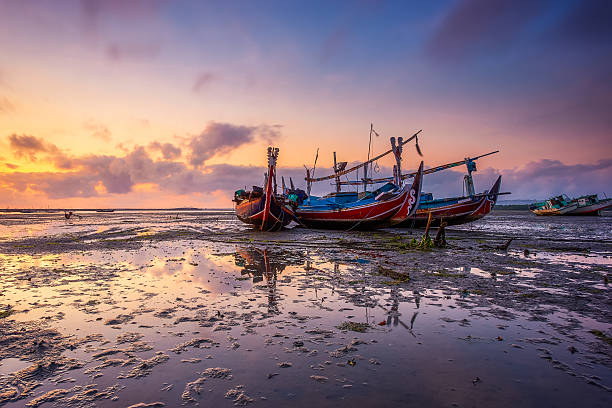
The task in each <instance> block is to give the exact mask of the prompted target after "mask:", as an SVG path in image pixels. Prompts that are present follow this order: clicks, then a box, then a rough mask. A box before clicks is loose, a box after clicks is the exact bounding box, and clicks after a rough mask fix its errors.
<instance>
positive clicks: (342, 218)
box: [295, 128, 423, 230]
mask: <svg viewBox="0 0 612 408" xmlns="http://www.w3.org/2000/svg"><path fill="white" fill-rule="evenodd" d="M370 130H371V132H372V131H373V129H372V128H371V129H370ZM419 132H420V131H419ZM417 135H418V132H417V133H416V134H415V135H413V136H412V137H411V138H409V139H407V140H406V141H404V140H403V139H402V138H401V137H400V138H398V139H397V144H396V140H395V138H394V137H392V138H391V139H390V140H391V150H389V151H387V152H385V153H382V154H380V155H378V156H376V157H374V158H373V159H369V158H368V161H366V162H364V163H361V164H359V165H357V166H354V167H352V168H350V169H348V170H344V167H345V166H346V163H343V164H342V166H338V164H337V163H336V161H335V154H334V174H333V175H331V176H326V177H319V178H313V177H310V170H309V169H307V173H306V181H307V183H308V184H307V186H308V187H307V189H308V193H307V194H306V196H307V198H306V199H305V200H303V201H301V202H299V203H297V208H296V209H295V215H296V218H297V219H298V221H299V222H300V223H302V224H303V225H305V226H307V227H313V228H329V229H346V230H352V229H375V228H383V227H389V226H393V225H395V224H399V223H401V222H403V221H404V220H406V219H407V218H408V217H409V216H411V215H413V214H414V212H415V211H416V206H417V204H418V202H419V199H420V196H421V188H422V184H423V183H422V179H423V162H422V161H421V164H420V166H419V170H418V171H417V175H416V177H414V180H413V183H412V184H411V185H410V186H408V185H403V181H402V178H401V155H402V150H403V145H404V144H406V143H408V142H409V141H410V140H413V139H416V138H417ZM390 153H394V155H395V159H396V165H395V166H394V175H395V179H394V180H393V181H394V182H388V183H386V184H384V185H383V186H382V187H380V188H378V189H375V190H374V191H363V192H361V193H359V192H342V191H340V181H339V179H340V176H341V175H344V174H348V173H350V172H352V171H357V170H358V169H361V168H363V169H364V173H366V169H367V166H368V165H370V164H371V163H372V162H373V161H375V160H378V159H380V158H381V157H383V156H385V155H387V154H390ZM315 162H316V160H315ZM313 172H314V170H313ZM331 179H335V180H336V192H334V193H330V194H327V195H325V196H323V197H316V196H311V195H310V189H311V185H312V183H313V182H317V181H324V180H331ZM364 190H365V188H364Z"/></svg>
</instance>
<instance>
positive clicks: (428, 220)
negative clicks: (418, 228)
mask: <svg viewBox="0 0 612 408" xmlns="http://www.w3.org/2000/svg"><path fill="white" fill-rule="evenodd" d="M430 225H431V211H430V212H429V215H428V216H427V227H425V235H424V236H425V237H426V236H428V235H429V226H430Z"/></svg>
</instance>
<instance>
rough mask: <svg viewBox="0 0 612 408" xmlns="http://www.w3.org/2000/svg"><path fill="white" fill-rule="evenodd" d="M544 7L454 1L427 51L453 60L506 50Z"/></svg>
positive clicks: (504, 0)
mask: <svg viewBox="0 0 612 408" xmlns="http://www.w3.org/2000/svg"><path fill="white" fill-rule="evenodd" d="M545 4H546V1H545V0H498V1H488V0H461V1H458V2H456V5H455V6H454V7H453V8H452V9H451V10H450V12H449V13H448V14H447V15H446V17H445V18H444V19H443V20H442V23H441V25H440V26H439V28H438V29H437V30H436V32H435V33H434V35H433V37H432V38H431V40H430V41H429V43H428V44H427V52H428V53H429V54H430V55H431V56H433V57H436V58H443V59H454V58H461V57H464V56H466V55H470V54H474V53H477V52H479V51H487V52H491V51H493V52H495V51H501V50H504V49H507V47H508V45H509V43H510V41H511V40H513V39H514V38H516V37H517V36H518V35H519V34H521V32H522V31H523V30H524V29H525V28H526V26H527V25H528V24H529V23H530V22H531V21H532V19H534V18H535V17H537V16H538V15H539V14H540V13H541V11H542V10H543V9H544V7H543V6H544V5H545Z"/></svg>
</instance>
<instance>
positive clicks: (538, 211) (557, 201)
mask: <svg viewBox="0 0 612 408" xmlns="http://www.w3.org/2000/svg"><path fill="white" fill-rule="evenodd" d="M576 208H578V202H577V201H573V200H572V199H570V198H569V197H568V196H566V195H558V196H555V197H551V198H549V199H548V200H546V201H542V202H540V203H534V204H531V205H530V206H529V211H531V212H532V213H534V214H535V215H564V214H567V213H569V212H570V211H573V210H575V209H576Z"/></svg>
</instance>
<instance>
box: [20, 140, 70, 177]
mask: <svg viewBox="0 0 612 408" xmlns="http://www.w3.org/2000/svg"><path fill="white" fill-rule="evenodd" d="M8 140H9V146H10V149H11V151H12V152H13V155H14V156H15V157H16V158H25V159H28V160H30V161H37V160H38V155H40V154H42V155H44V156H45V158H46V159H48V160H49V161H51V162H53V163H54V164H55V166H56V167H58V168H60V169H70V168H72V159H71V158H70V157H69V156H67V155H66V153H65V152H63V151H62V150H60V149H59V148H58V147H57V146H56V145H54V144H53V143H48V142H46V141H44V140H43V139H42V138H37V137H35V136H31V135H18V134H15V133H13V134H12V135H10V136H9V137H8Z"/></svg>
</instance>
